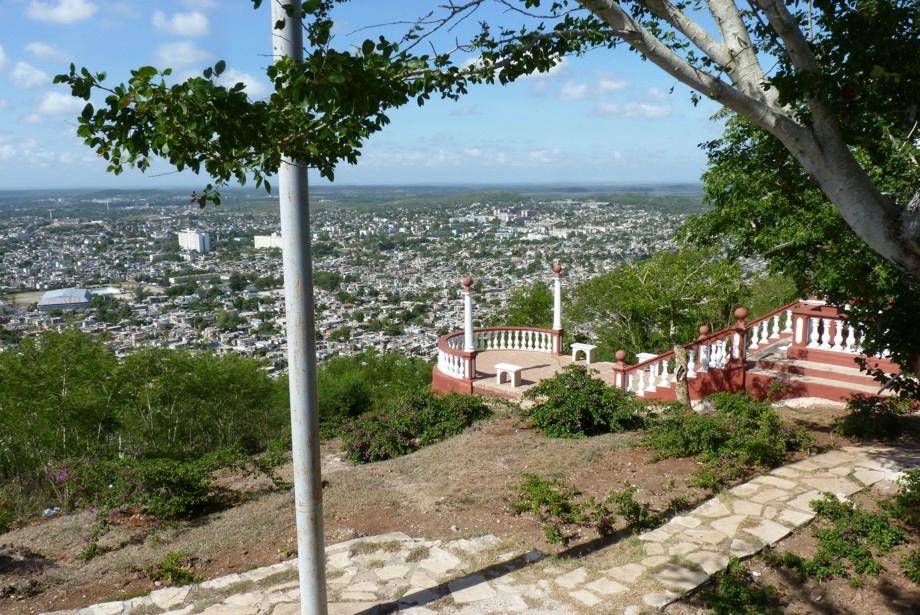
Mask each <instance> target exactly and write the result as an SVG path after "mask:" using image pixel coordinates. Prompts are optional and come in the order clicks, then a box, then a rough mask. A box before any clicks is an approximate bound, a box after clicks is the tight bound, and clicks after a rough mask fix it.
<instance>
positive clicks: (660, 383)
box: [658, 359, 671, 387]
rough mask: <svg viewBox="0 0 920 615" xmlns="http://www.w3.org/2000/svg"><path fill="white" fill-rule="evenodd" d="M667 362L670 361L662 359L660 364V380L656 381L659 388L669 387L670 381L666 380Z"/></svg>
mask: <svg viewBox="0 0 920 615" xmlns="http://www.w3.org/2000/svg"><path fill="white" fill-rule="evenodd" d="M668 361H670V359H664V360H663V361H662V362H661V378H659V379H658V386H660V387H669V386H671V381H670V379H669V378H668V376H669V374H668Z"/></svg>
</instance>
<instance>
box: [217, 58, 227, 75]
mask: <svg viewBox="0 0 920 615" xmlns="http://www.w3.org/2000/svg"><path fill="white" fill-rule="evenodd" d="M225 68H227V63H226V62H224V61H223V60H221V61H219V62H218V63H217V64H215V65H214V74H215V75H217V76H220V74H221V73H222V72H224V69H225Z"/></svg>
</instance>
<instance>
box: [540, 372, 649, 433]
mask: <svg viewBox="0 0 920 615" xmlns="http://www.w3.org/2000/svg"><path fill="white" fill-rule="evenodd" d="M524 397H525V398H526V399H531V400H534V401H536V402H537V403H536V404H535V405H534V406H533V408H531V410H530V413H529V417H530V420H531V422H532V423H533V425H534V426H535V427H536V428H537V429H539V430H540V431H542V432H543V433H544V434H545V435H547V436H550V437H553V438H583V437H585V436H594V435H597V434H601V433H607V432H616V431H622V430H624V429H630V428H633V427H638V426H640V425H641V424H642V415H641V414H640V408H641V404H640V403H639V402H637V401H636V400H635V398H633V397H632V396H631V395H628V394H625V393H623V392H622V391H620V390H619V389H615V388H613V387H611V386H608V385H607V384H606V383H604V382H603V381H602V380H599V379H597V378H592V377H591V375H590V374H589V373H588V370H587V369H586V368H585V367H583V366H581V365H576V364H569V365H567V366H565V367H564V368H563V369H561V370H560V371H558V372H557V373H556V375H554V376H553V377H552V378H547V379H545V380H541V381H540V383H539V384H537V385H536V386H534V387H532V388H531V389H530V390H528V391H527V393H525V395H524Z"/></svg>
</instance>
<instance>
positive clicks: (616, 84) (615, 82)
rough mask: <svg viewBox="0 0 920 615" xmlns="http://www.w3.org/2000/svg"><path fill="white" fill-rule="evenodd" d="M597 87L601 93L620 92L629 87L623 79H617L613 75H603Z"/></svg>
mask: <svg viewBox="0 0 920 615" xmlns="http://www.w3.org/2000/svg"><path fill="white" fill-rule="evenodd" d="M597 87H598V89H599V90H600V91H601V92H620V91H622V90H625V89H626V88H628V87H629V82H628V81H626V80H624V79H617V78H616V77H614V76H613V75H603V76H601V79H600V81H599V82H598V84H597Z"/></svg>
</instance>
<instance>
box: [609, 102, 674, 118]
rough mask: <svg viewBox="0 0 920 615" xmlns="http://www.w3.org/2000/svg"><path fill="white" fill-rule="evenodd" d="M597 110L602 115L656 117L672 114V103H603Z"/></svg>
mask: <svg viewBox="0 0 920 615" xmlns="http://www.w3.org/2000/svg"><path fill="white" fill-rule="evenodd" d="M597 112H598V113H599V114H600V115H610V116H614V117H633V118H646V119H654V118H661V117H667V116H669V115H671V105H658V104H652V103H640V102H628V103H624V104H622V105H619V104H613V103H602V104H600V105H599V106H598V107H597Z"/></svg>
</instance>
